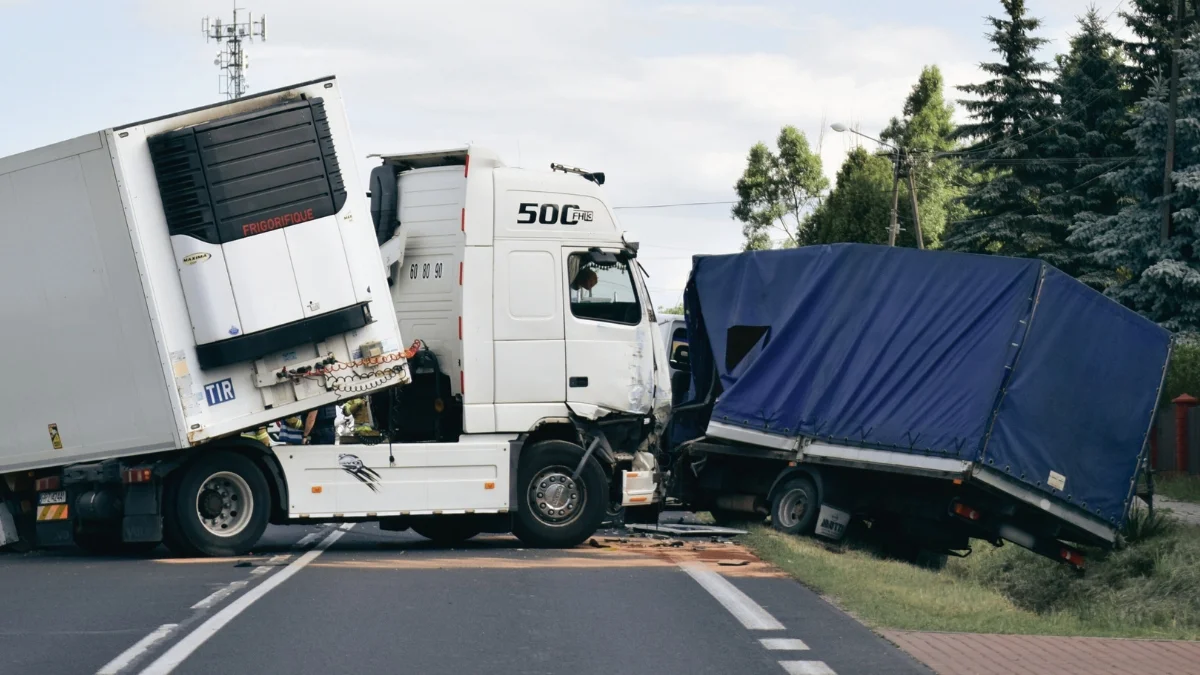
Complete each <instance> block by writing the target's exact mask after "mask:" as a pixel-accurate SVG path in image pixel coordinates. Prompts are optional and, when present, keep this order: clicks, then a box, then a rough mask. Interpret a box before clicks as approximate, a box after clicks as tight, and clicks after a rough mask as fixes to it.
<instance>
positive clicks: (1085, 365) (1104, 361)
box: [685, 244, 1170, 525]
mask: <svg viewBox="0 0 1200 675" xmlns="http://www.w3.org/2000/svg"><path fill="white" fill-rule="evenodd" d="M685 304H686V307H687V323H688V332H689V341H690V343H691V344H690V349H691V359H692V373H693V382H692V397H693V398H696V399H701V398H703V397H704V395H705V393H707V392H709V391H710V389H712V388H713V387H712V385H713V383H712V381H711V374H712V373H713V372H714V371H715V373H716V375H717V377H718V379H719V382H718V387H717V389H716V391H718V392H719V396H718V398H717V402H716V405H715V406H714V407H713V409H712V412H711V419H712V420H713V421H718V422H721V423H724V424H728V425H734V426H739V427H744V428H748V429H752V430H755V431H761V432H764V433H768V434H772V435H777V436H787V437H797V436H804V437H809V438H814V439H818V440H825V441H829V442H835V443H840V444H848V445H854V446H860V447H870V448H880V449H886V450H893V451H899V452H904V453H914V454H923V455H933V456H940V457H952V458H959V459H964V460H970V461H976V462H982V463H984V464H985V465H986V466H988V467H991V468H993V469H995V470H997V471H1000V472H1002V473H1005V474H1006V475H1008V476H1010V477H1011V478H1013V479H1015V480H1018V481H1021V482H1023V483H1025V484H1027V485H1028V486H1029V487H1032V488H1035V489H1037V490H1040V491H1042V492H1044V493H1046V494H1047V495H1050V496H1053V497H1055V498H1057V499H1059V500H1061V501H1063V502H1065V503H1069V504H1072V505H1074V506H1076V507H1079V508H1081V509H1085V510H1087V511H1088V512H1089V513H1091V514H1092V515H1093V516H1096V517H1098V518H1101V519H1103V520H1104V521H1107V522H1111V523H1113V524H1115V525H1119V524H1121V523H1123V522H1124V519H1125V516H1126V513H1127V502H1128V500H1129V499H1130V495H1131V482H1132V480H1133V478H1134V476H1135V473H1136V468H1137V462H1138V458H1139V456H1140V454H1141V452H1142V449H1143V446H1144V440H1145V436H1146V432H1147V430H1148V429H1149V426H1150V420H1151V416H1152V414H1153V411H1154V407H1155V403H1156V401H1157V399H1158V389H1159V386H1160V384H1161V380H1162V374H1163V368H1164V367H1165V364H1166V361H1167V358H1168V355H1169V351H1170V336H1169V334H1168V333H1167V332H1166V331H1165V330H1163V329H1162V328H1160V327H1159V326H1157V325H1156V324H1154V323H1152V322H1150V321H1148V320H1146V319H1144V318H1143V317H1141V316H1139V315H1137V314H1135V313H1133V312H1131V311H1129V310H1127V309H1125V308H1124V307H1122V306H1120V305H1119V304H1117V303H1115V302H1113V301H1111V300H1109V299H1108V298H1106V297H1104V296H1103V295H1100V294H1099V293H1096V292H1095V291H1093V290H1092V289H1090V288H1088V287H1086V286H1085V285H1083V284H1081V283H1079V282H1077V281H1075V280H1074V279H1072V278H1070V277H1069V276H1067V275H1065V274H1063V273H1061V272H1059V271H1058V270H1056V269H1054V268H1053V267H1050V266H1048V265H1046V264H1044V263H1041V262H1039V261H1036V260H1023V259H1014V258H1003V257H998V256H978V255H968V254H957V253H947V252H934V251H918V250H915V249H904V248H888V247H882V246H869V245H863V244H836V245H831V246H812V247H804V248H798V249H790V250H779V251H759V252H750V253H741V254H735V255H723V256H701V257H697V258H696V259H695V261H694V265H693V269H692V277H691V279H690V281H689V283H688V288H687V290H686V292H685ZM714 366H715V367H714ZM696 431H699V429H698V428H694V429H693V433H695V432H696ZM1051 472H1053V474H1052V473H1051ZM1059 477H1061V479H1060V478H1059ZM1057 485H1061V486H1062V487H1061V489H1059V488H1058V487H1056V486H1057Z"/></svg>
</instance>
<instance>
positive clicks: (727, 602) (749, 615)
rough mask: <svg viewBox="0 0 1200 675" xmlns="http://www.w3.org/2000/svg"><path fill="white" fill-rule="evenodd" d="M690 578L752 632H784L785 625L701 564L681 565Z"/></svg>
mask: <svg viewBox="0 0 1200 675" xmlns="http://www.w3.org/2000/svg"><path fill="white" fill-rule="evenodd" d="M680 567H681V568H683V571H684V572H687V573H688V576H690V577H691V578H693V579H695V580H696V583H698V584H700V586H701V587H703V588H704V590H706V591H708V592H709V594H710V595H712V596H713V597H714V598H716V599H717V602H719V603H721V604H722V605H724V606H725V609H727V610H729V613H730V614H732V615H733V616H734V618H736V619H737V620H738V621H741V622H742V625H743V626H745V627H746V628H748V629H750V630H783V624H781V623H779V621H777V620H776V619H775V617H773V616H771V615H770V614H769V613H768V612H767V610H765V609H763V608H762V606H760V605H759V604H758V603H757V602H754V601H753V600H751V599H750V596H748V595H746V594H745V593H743V592H741V591H739V590H738V588H737V586H734V585H733V584H731V583H729V581H728V580H727V579H726V578H725V577H723V576H721V575H720V574H717V573H716V572H713V571H712V570H708V569H705V568H704V566H703V565H701V564H700V563H685V564H683V565H680Z"/></svg>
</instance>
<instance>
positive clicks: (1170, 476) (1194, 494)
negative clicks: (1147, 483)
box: [1154, 472, 1200, 504]
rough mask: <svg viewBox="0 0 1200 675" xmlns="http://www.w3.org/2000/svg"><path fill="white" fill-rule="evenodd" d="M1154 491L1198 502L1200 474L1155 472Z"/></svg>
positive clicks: (1185, 500) (1199, 502)
mask: <svg viewBox="0 0 1200 675" xmlns="http://www.w3.org/2000/svg"><path fill="white" fill-rule="evenodd" d="M1154 491H1155V492H1157V493H1158V494H1161V495H1163V496H1164V497H1170V498H1171V499H1178V500H1179V501H1183V502H1195V503H1197V504H1200V476H1189V475H1187V474H1183V473H1174V472H1168V473H1156V474H1154Z"/></svg>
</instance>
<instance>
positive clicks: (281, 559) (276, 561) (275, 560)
mask: <svg viewBox="0 0 1200 675" xmlns="http://www.w3.org/2000/svg"><path fill="white" fill-rule="evenodd" d="M291 558H292V554H290V553H280V554H279V555H276V556H271V559H270V560H268V561H267V564H268V565H282V564H284V563H285V562H287V561H288V560H290V559H291Z"/></svg>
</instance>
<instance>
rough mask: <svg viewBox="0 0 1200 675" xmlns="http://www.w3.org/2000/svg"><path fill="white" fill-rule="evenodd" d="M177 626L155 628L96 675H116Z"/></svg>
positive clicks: (172, 624) (169, 624)
mask: <svg viewBox="0 0 1200 675" xmlns="http://www.w3.org/2000/svg"><path fill="white" fill-rule="evenodd" d="M178 625H179V624H174V623H164V624H163V625H161V626H159V627H158V628H155V629H154V631H153V632H151V633H150V634H149V635H147V636H146V637H144V638H142V639H141V640H138V641H137V642H135V643H134V645H133V646H132V647H130V648H129V649H126V650H125V651H123V652H121V653H120V654H118V655H117V658H115V659H113V660H112V661H109V662H108V663H106V664H104V667H103V668H101V669H100V670H97V671H96V675H117V673H119V672H121V671H122V670H124V669H125V668H126V667H127V666H128V665H129V664H131V663H133V661H134V659H136V658H137V657H139V656H141V655H142V654H144V653H145V652H146V650H147V649H150V648H151V647H153V646H154V643H156V642H158V641H159V640H161V639H163V638H165V637H167V635H170V633H171V631H173V630H175V627H176V626H178Z"/></svg>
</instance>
